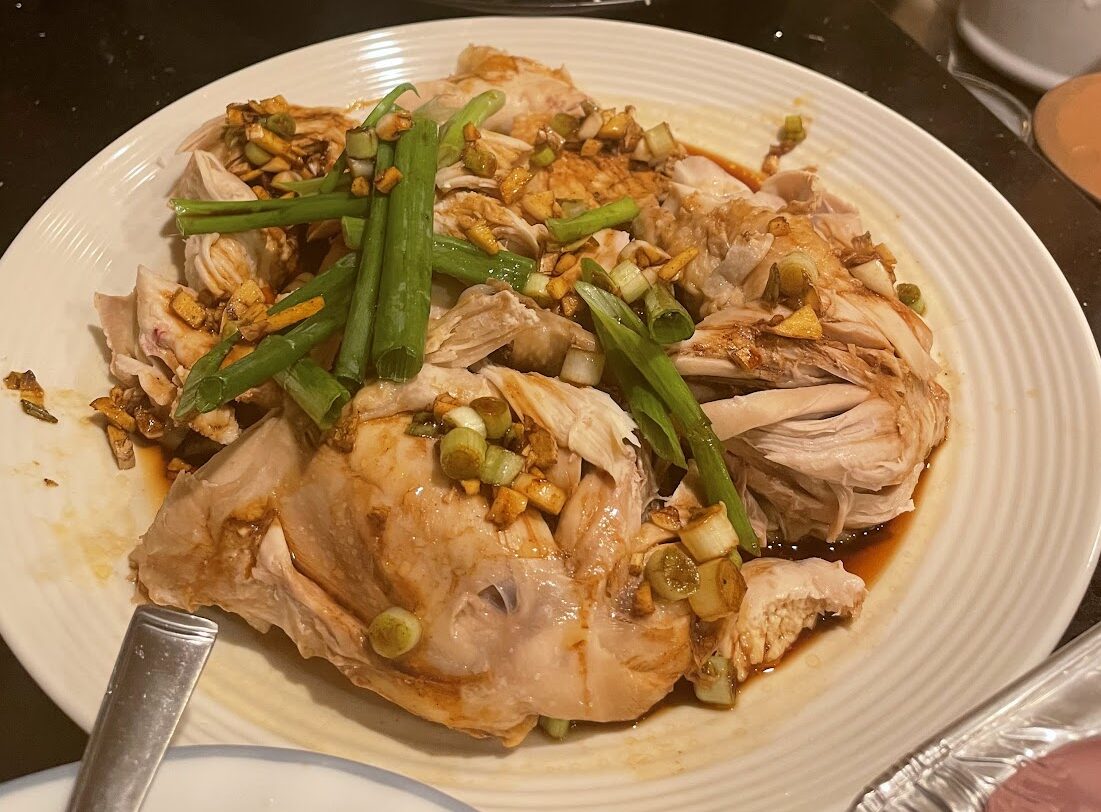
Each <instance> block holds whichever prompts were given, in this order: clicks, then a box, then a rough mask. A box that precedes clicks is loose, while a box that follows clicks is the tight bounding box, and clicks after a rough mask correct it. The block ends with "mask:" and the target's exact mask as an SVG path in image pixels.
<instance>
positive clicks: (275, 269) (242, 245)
mask: <svg viewBox="0 0 1101 812" xmlns="http://www.w3.org/2000/svg"><path fill="white" fill-rule="evenodd" d="M173 196H174V197H182V198H189V199H195V200H255V199H256V194H255V193H254V192H253V191H252V189H250V188H249V187H248V184H246V183H245V182H244V181H242V180H241V179H240V178H238V177H237V176H236V175H234V174H233V173H232V172H229V171H228V170H227V169H226V168H225V167H224V166H223V165H222V162H221V161H220V160H219V159H218V157H217V156H215V155H213V154H212V153H209V152H203V151H202V150H199V151H196V152H193V153H192V154H191V160H190V161H189V162H188V164H187V168H185V169H184V172H183V175H182V176H181V177H180V180H179V182H178V183H177V185H176V189H175V191H174V192H173ZM297 253H298V252H297V245H296V243H295V242H294V240H293V238H292V237H290V236H289V235H288V232H287V231H285V230H284V229H281V228H265V229H258V230H255V231H242V232H239V233H236V234H225V235H222V234H216V233H215V234H197V235H195V236H192V237H188V238H186V240H185V242H184V277H185V278H186V279H187V283H188V284H189V285H190V286H191V287H193V288H195V290H197V291H208V292H209V293H210V295H211V296H213V297H214V298H215V299H223V298H226V297H228V296H230V295H231V294H232V293H233V291H235V290H236V289H237V288H238V287H239V286H240V285H241V284H242V283H243V282H245V281H246V280H248V279H255V280H258V281H261V282H265V283H268V284H270V285H271V286H272V287H274V288H276V289H278V288H279V286H280V285H281V284H282V282H283V280H284V279H285V278H286V276H287V274H288V273H289V271H290V270H291V269H292V268H293V267H294V263H295V259H296V257H297Z"/></svg>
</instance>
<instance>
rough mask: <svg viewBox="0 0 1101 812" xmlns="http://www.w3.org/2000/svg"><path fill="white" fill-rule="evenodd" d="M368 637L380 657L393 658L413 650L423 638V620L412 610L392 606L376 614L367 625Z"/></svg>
mask: <svg viewBox="0 0 1101 812" xmlns="http://www.w3.org/2000/svg"><path fill="white" fill-rule="evenodd" d="M367 639H368V640H370V641H371V648H373V649H374V650H375V653H376V654H377V655H378V656H380V657H385V658H386V659H388V660H392V659H394V658H395V657H400V656H401V655H403V654H408V653H409V652H410V651H412V650H413V649H414V648H415V647H416V645H417V643H419V642H420V639H421V622H420V621H419V620H417V616H416V615H414V614H413V613H412V612H409V611H406V610H405V609H402V608H401V607H400V606H391V607H390V608H389V609H387V610H385V611H384V612H380V613H379V614H377V615H375V619H374V620H372V621H371V625H370V626H368V627H367Z"/></svg>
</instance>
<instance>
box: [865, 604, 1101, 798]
mask: <svg viewBox="0 0 1101 812" xmlns="http://www.w3.org/2000/svg"><path fill="white" fill-rule="evenodd" d="M1099 782H1101V624H1099V625H1097V626H1094V627H1093V628H1092V629H1090V630H1089V631H1087V632H1085V633H1084V634H1082V635H1080V636H1079V637H1077V638H1076V639H1075V640H1073V641H1072V642H1071V643H1069V644H1068V645H1067V646H1065V647H1064V648H1062V649H1060V650H1059V651H1057V652H1056V653H1055V654H1053V655H1052V656H1051V657H1050V658H1049V659H1047V660H1045V661H1044V662H1043V663H1041V664H1040V665H1039V666H1037V667H1036V668H1035V669H1033V670H1032V671H1030V672H1029V673H1028V674H1026V675H1025V676H1023V677H1021V678H1020V679H1018V680H1017V681H1016V682H1014V683H1012V684H1011V685H1009V686H1008V687H1007V688H1005V689H1004V690H1002V691H1001V692H999V693H998V694H996V695H995V696H994V697H993V698H991V699H990V700H989V701H987V702H985V703H984V704H982V705H980V706H979V707H977V708H976V709H975V710H973V711H971V712H970V713H968V714H967V715H966V716H964V717H962V718H961V719H959V720H957V721H956V722H954V723H953V724H952V725H950V726H949V727H948V728H947V729H945V730H943V731H942V732H941V733H940V734H938V735H937V736H935V737H933V738H932V739H930V740H929V741H928V742H926V743H925V744H924V745H922V746H921V747H920V748H918V749H917V750H916V751H915V752H914V753H912V754H911V755H910V756H909V757H907V758H906V759H905V760H903V761H902V762H900V763H898V764H896V765H895V766H894V767H892V768H891V769H890V770H888V771H887V772H885V773H884V774H883V775H881V776H880V777H879V778H877V779H876V780H875V781H874V782H873V783H872V785H871V786H870V787H869V788H868V789H867V790H866V791H865V792H864V793H862V794H861V795H860V797H859V798H857V799H856V800H855V801H854V802H853V804H852V806H851V807H850V812H949V811H950V812H984V810H986V811H987V812H1018V810H1020V812H1025V810H1029V811H1031V810H1052V811H1053V812H1054V810H1094V809H1101V786H1099Z"/></svg>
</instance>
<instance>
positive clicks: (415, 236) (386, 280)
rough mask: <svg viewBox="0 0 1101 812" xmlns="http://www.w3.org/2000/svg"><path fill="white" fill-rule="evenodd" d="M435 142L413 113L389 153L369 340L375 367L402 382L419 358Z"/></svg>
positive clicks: (426, 122) (432, 128) (432, 125)
mask: <svg viewBox="0 0 1101 812" xmlns="http://www.w3.org/2000/svg"><path fill="white" fill-rule="evenodd" d="M438 146H439V128H438V127H437V126H436V122H434V121H432V120H431V119H428V118H425V117H424V116H414V117H413V126H412V128H411V129H410V130H409V131H408V132H406V133H405V134H404V135H402V136H401V138H399V139H398V143H397V150H396V152H395V155H394V166H396V167H397V168H398V170H399V171H400V172H401V180H400V181H399V182H398V185H397V186H395V187H394V189H393V191H391V192H390V196H391V200H390V210H389V213H388V216H387V220H386V237H385V246H384V261H383V272H382V279H381V282H380V285H379V294H378V322H377V323H376V324H375V331H374V336H373V338H372V341H371V360H372V362H373V363H374V365H375V371H376V372H377V373H378V376H379V377H380V378H385V379H387V380H392V381H406V380H408V379H409V378H412V377H413V376H414V375H416V374H417V373H418V372H419V371H420V368H421V366H422V364H423V363H424V342H425V336H426V334H427V331H428V313H429V297H430V294H431V284H432V244H433V242H432V204H433V202H434V200H435V194H436V150H437V148H438Z"/></svg>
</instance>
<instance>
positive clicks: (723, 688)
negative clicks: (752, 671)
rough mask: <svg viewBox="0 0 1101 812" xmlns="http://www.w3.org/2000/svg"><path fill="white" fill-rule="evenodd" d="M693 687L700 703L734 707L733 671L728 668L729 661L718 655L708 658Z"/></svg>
mask: <svg viewBox="0 0 1101 812" xmlns="http://www.w3.org/2000/svg"><path fill="white" fill-rule="evenodd" d="M693 687H694V688H695V691H696V699H698V700H699V701H700V702H706V703H707V704H708V705H719V706H721V707H724V708H732V707H734V694H735V686H734V670H733V669H732V668H731V667H730V660H728V659H727V658H726V657H723V656H721V655H718V654H716V655H714V656H712V657H709V658H708V659H707V662H705V663H704V664H703V667H702V668H701V669H700V675H699V677H697V679H696V683H695V685H694V686H693Z"/></svg>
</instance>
